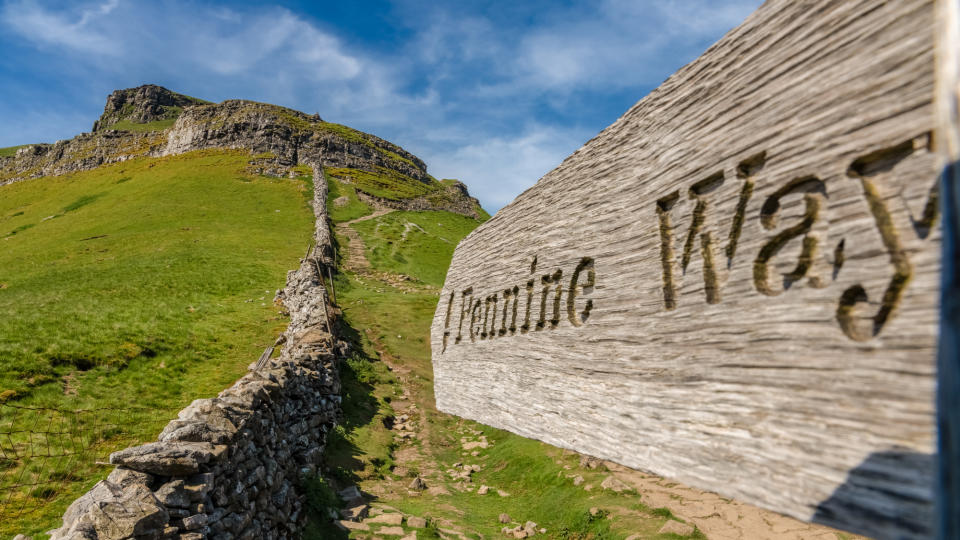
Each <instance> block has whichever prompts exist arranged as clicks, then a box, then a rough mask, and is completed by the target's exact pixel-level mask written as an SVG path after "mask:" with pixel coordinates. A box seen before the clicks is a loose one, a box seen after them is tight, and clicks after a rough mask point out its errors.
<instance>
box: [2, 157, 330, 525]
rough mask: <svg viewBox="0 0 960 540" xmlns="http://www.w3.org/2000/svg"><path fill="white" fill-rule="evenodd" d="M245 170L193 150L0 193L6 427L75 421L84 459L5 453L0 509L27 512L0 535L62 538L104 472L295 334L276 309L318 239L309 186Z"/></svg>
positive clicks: (46, 445)
mask: <svg viewBox="0 0 960 540" xmlns="http://www.w3.org/2000/svg"><path fill="white" fill-rule="evenodd" d="M249 161H250V155H249V154H247V153H246V152H240V151H200V152H193V153H189V154H185V155H181V156H177V157H167V158H142V159H137V160H133V161H128V162H124V163H120V164H115V165H110V166H106V167H101V168H98V169H95V170H92V171H86V172H79V173H73V174H67V175H63V176H58V177H50V178H38V179H34V180H28V181H23V182H18V183H15V184H11V185H8V186H4V187H2V188H0V191H2V196H0V401H3V402H4V404H2V405H0V429H3V430H4V431H7V430H10V431H15V430H16V428H23V429H31V430H36V431H57V430H61V431H62V429H61V428H59V427H55V429H50V428H49V425H50V422H56V423H57V425H58V426H59V425H60V424H61V423H63V422H64V421H67V420H69V421H70V422H72V423H71V424H70V427H71V430H76V434H82V437H83V438H85V440H84V441H83V445H86V446H88V447H89V448H88V449H86V450H83V448H78V447H76V446H71V443H72V441H68V444H67V446H68V448H73V449H74V451H82V454H81V455H79V456H74V457H72V458H71V457H61V458H55V459H46V460H40V459H38V456H33V458H32V459H26V460H19V461H18V460H5V459H3V458H4V457H6V456H10V455H13V453H12V452H11V450H13V448H11V447H12V446H16V447H17V450H18V452H19V455H20V456H26V457H30V456H32V455H33V454H39V457H42V455H43V453H44V452H47V453H51V452H50V448H51V447H54V450H53V452H52V454H55V455H56V454H58V453H60V454H62V453H63V452H61V451H60V450H58V448H60V447H62V446H63V444H64V443H63V441H62V440H59V439H58V440H54V441H51V440H50V437H49V436H45V437H42V436H35V437H33V438H32V440H29V441H28V440H27V439H26V438H25V437H24V436H22V435H21V436H19V437H17V436H15V437H14V439H15V440H6V439H5V438H4V439H3V440H2V441H0V450H3V453H4V454H3V455H0V503H2V502H3V501H4V499H7V497H13V499H14V500H16V501H19V502H20V503H22V505H23V510H22V511H21V510H20V505H10V504H7V505H6V506H5V508H6V509H7V511H8V515H5V516H0V537H10V536H12V535H13V534H15V533H35V532H38V531H41V530H48V529H50V528H52V527H53V526H55V525H56V524H57V521H58V519H59V516H60V515H62V513H63V510H64V509H65V507H66V504H68V503H69V502H70V501H71V500H72V499H73V498H74V497H76V496H78V495H79V494H81V493H82V492H83V491H85V490H86V489H88V488H89V487H90V486H91V485H92V484H93V483H95V482H96V481H97V480H99V479H100V478H102V477H103V476H105V475H106V473H107V472H109V468H108V467H102V466H97V465H95V464H94V461H95V460H97V459H99V460H103V459H104V457H105V456H106V455H107V454H108V453H109V451H111V450H115V449H118V448H121V447H125V446H128V445H130V444H133V443H136V442H139V441H149V440H153V439H155V438H156V435H157V433H158V432H159V430H160V429H161V428H162V427H163V426H164V425H165V424H166V423H167V422H168V421H169V420H170V419H172V418H173V417H175V416H176V411H177V410H179V409H180V408H182V407H184V406H185V405H187V404H188V403H189V402H190V401H192V400H193V399H196V398H200V397H209V396H213V395H216V394H217V393H218V392H219V391H220V390H222V389H223V388H226V387H227V386H229V385H230V384H232V383H233V381H234V380H236V379H237V378H238V377H240V376H241V375H242V374H243V373H244V372H245V371H246V367H247V365H248V364H249V363H250V362H251V361H253V360H255V359H256V358H257V356H258V355H259V354H260V353H261V352H262V351H263V349H264V348H265V347H266V346H268V345H270V344H272V343H273V341H274V339H275V338H276V336H277V335H278V333H279V332H280V331H282V329H283V328H284V327H285V326H286V321H285V319H284V318H283V317H282V316H280V315H279V314H278V311H279V310H278V308H277V307H276V306H274V305H273V302H272V300H273V296H274V293H275V291H276V289H278V288H280V287H282V286H283V284H284V281H285V277H286V272H287V270H289V269H291V268H295V267H296V266H297V265H298V264H299V257H302V256H303V252H304V250H305V249H306V247H307V245H308V244H309V242H310V239H311V233H312V230H313V212H312V210H311V208H310V207H309V206H308V203H307V201H308V200H309V198H310V196H311V194H312V184H311V182H312V180H311V178H310V177H301V178H296V179H277V178H269V177H264V176H258V175H255V174H251V173H250V172H248V170H247V169H248V162H249ZM14 407H18V408H14ZM22 407H32V408H36V407H43V408H49V409H63V410H69V411H74V410H78V409H79V410H92V409H105V408H106V409H112V410H106V411H104V410H101V411H97V412H91V413H89V414H80V413H78V414H74V415H64V414H55V413H50V414H48V413H47V412H46V411H44V410H41V409H23V408H22ZM78 422H79V424H81V425H77V423H78ZM10 426H13V427H14V428H15V429H9V427H10ZM105 426H106V427H108V428H109V429H103V428H104V427H105ZM78 436H79V435H78ZM68 438H69V437H68ZM61 439H62V437H61ZM58 443H59V445H60V446H57V445H58ZM83 445H81V446H83ZM31 452H32V453H33V454H31ZM50 480H59V482H54V483H53V484H51V483H49V481H50ZM34 482H39V483H41V484H43V485H41V486H39V487H38V488H35V489H34V488H30V487H27V488H25V489H20V490H12V491H11V490H8V489H5V488H9V487H10V486H11V485H12V484H14V483H19V484H30V483H34ZM13 511H15V512H16V514H13V515H11V514H9V512H13Z"/></svg>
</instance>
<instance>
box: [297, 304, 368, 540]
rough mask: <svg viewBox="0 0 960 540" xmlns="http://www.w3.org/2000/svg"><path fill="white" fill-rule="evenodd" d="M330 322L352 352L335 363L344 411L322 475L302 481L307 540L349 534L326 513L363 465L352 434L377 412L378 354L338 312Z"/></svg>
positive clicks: (335, 506)
mask: <svg viewBox="0 0 960 540" xmlns="http://www.w3.org/2000/svg"><path fill="white" fill-rule="evenodd" d="M334 326H335V331H336V334H337V336H338V337H339V338H340V339H341V340H343V341H346V342H347V343H349V344H350V353H349V354H348V356H347V357H346V358H342V359H341V361H340V364H339V370H340V387H341V390H340V394H341V396H342V398H343V401H342V402H341V410H342V416H341V418H340V421H339V423H338V425H337V427H336V428H334V429H333V430H332V431H331V432H330V433H329V435H328V436H327V446H326V449H325V450H324V464H323V467H322V470H323V476H322V477H316V478H313V479H309V480H307V481H306V482H305V485H304V487H305V491H306V496H307V507H308V510H309V512H310V518H309V521H308V523H307V526H306V528H305V530H304V534H303V538H304V539H306V540H314V539H317V540H319V539H326V538H335V539H346V538H348V533H347V532H346V531H343V530H341V529H340V528H339V527H337V526H336V525H335V524H334V523H333V521H332V519H338V518H339V516H334V515H330V510H331V509H332V510H333V511H334V512H336V511H337V510H338V509H339V508H341V507H342V506H343V502H342V501H341V500H340V498H339V497H338V496H337V491H339V490H341V489H343V488H345V487H347V486H350V485H355V484H357V483H358V482H359V481H360V479H361V478H360V473H362V471H363V470H364V469H365V468H366V463H365V461H364V460H363V459H362V458H363V456H364V455H365V452H364V451H363V450H362V449H361V448H360V447H359V446H357V445H356V444H355V443H354V442H353V440H354V439H355V434H356V431H357V430H359V429H361V428H364V427H366V426H368V425H370V424H371V423H372V422H374V421H375V418H376V416H377V413H378V412H379V401H378V400H377V398H376V396H374V390H375V384H376V383H377V373H376V372H375V370H374V369H373V366H374V363H375V362H377V361H378V360H377V359H376V358H371V357H370V356H369V355H368V354H367V353H366V352H365V351H364V349H363V346H362V338H361V335H360V333H359V332H358V331H357V330H356V329H354V328H353V327H351V326H350V325H349V324H347V322H346V321H344V320H343V319H342V318H338V319H336V321H335V323H334ZM368 498H369V495H368Z"/></svg>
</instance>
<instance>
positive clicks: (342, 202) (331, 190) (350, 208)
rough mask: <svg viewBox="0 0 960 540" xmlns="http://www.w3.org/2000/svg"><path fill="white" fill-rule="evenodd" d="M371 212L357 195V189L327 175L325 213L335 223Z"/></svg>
mask: <svg viewBox="0 0 960 540" xmlns="http://www.w3.org/2000/svg"><path fill="white" fill-rule="evenodd" d="M371 213H373V209H372V208H370V206H368V205H367V203H365V202H363V201H361V200H360V198H359V197H357V189H356V188H355V187H353V186H351V185H349V184H344V183H343V182H340V181H338V180H336V179H334V178H331V177H329V176H327V214H328V215H329V216H330V219H331V220H333V221H334V222H335V223H340V222H344V221H350V220H354V219H357V218H359V217H363V216H367V215H370V214H371Z"/></svg>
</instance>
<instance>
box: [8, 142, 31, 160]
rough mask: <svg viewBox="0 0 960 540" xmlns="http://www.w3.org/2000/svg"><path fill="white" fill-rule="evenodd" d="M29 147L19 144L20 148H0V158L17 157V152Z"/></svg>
mask: <svg viewBox="0 0 960 540" xmlns="http://www.w3.org/2000/svg"><path fill="white" fill-rule="evenodd" d="M27 146H31V145H29V144H21V145H20V146H8V147H6V148H0V157H12V156H15V155H17V150H19V149H21V148H24V147H27Z"/></svg>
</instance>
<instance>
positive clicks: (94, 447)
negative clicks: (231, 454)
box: [0, 403, 173, 534]
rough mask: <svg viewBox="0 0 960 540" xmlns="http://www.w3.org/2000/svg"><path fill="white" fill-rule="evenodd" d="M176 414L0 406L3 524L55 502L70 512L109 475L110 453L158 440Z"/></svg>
mask: <svg viewBox="0 0 960 540" xmlns="http://www.w3.org/2000/svg"><path fill="white" fill-rule="evenodd" d="M172 414H173V411H172V410H166V409H156V408H146V407H132V408H122V409H120V408H95V409H63V408H53V407H27V406H20V405H15V404H10V403H0V524H3V525H13V524H15V523H17V522H22V521H29V520H30V517H31V516H34V517H36V516H40V515H45V514H48V513H49V512H51V511H53V510H51V508H50V505H51V504H52V503H54V502H57V503H60V504H57V505H56V507H57V508H61V507H63V508H65V506H66V504H67V503H68V502H69V501H70V500H72V498H74V497H76V496H77V495H79V494H80V493H82V491H83V490H84V489H85V488H86V487H87V486H86V484H92V483H94V481H95V480H97V479H99V478H101V477H102V476H104V475H105V474H106V473H107V472H108V471H109V467H107V465H108V464H109V463H108V461H109V455H110V452H113V451H116V450H119V449H122V448H126V447H128V446H135V445H137V444H142V443H144V442H147V441H148V440H152V439H153V438H154V437H155V436H156V433H157V430H158V429H159V427H160V426H163V425H164V424H165V423H166V422H167V421H168V420H169V419H170V418H171V415H172ZM60 511H62V510H60ZM3 525H0V529H6V527H4V526H3ZM3 532H7V531H0V534H2V533H3Z"/></svg>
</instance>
